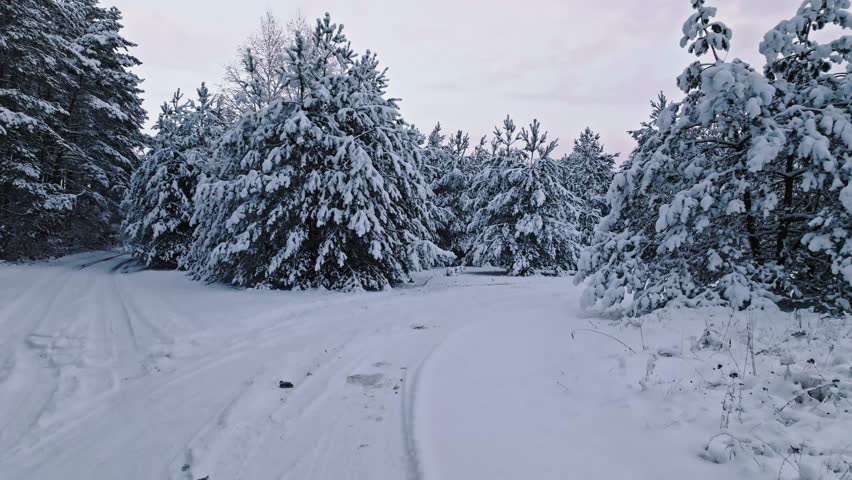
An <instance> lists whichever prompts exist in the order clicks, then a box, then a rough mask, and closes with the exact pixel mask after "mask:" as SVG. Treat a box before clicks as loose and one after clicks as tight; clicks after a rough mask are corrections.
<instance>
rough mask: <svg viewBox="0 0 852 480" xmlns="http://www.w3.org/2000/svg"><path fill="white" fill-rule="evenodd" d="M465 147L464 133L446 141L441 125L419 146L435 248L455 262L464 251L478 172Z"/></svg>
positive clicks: (467, 148) (467, 239) (460, 257)
mask: <svg viewBox="0 0 852 480" xmlns="http://www.w3.org/2000/svg"><path fill="white" fill-rule="evenodd" d="M469 148H470V137H469V136H468V135H467V134H465V133H464V132H462V131H458V132H456V133H455V134H454V135H452V136H451V137H449V138H447V137H445V136H444V135H443V134H442V132H441V124H438V125H436V126H435V129H434V130H433V131H432V133H431V134H430V135H429V137H428V138H427V140H426V145H425V146H424V147H423V173H424V176H425V177H426V180H427V182H428V183H429V186H430V187H431V189H432V192H433V193H434V202H435V206H436V213H435V215H434V216H435V218H436V222H437V225H438V239H439V246H440V247H441V248H443V249H446V250H450V251H452V252H453V253H454V254H455V255H456V258H457V259H459V260H461V259H463V258H464V256H465V252H466V251H467V248H468V243H469V237H468V235H467V234H466V232H467V225H468V224H469V223H470V211H469V210H468V208H467V207H468V206H469V205H470V198H469V195H468V193H469V191H470V185H471V181H472V179H473V177H474V175H476V173H478V171H477V168H476V163H475V161H474V159H473V157H471V156H470V155H469V152H468V150H469Z"/></svg>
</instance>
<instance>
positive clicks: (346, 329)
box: [0, 252, 852, 480]
mask: <svg viewBox="0 0 852 480" xmlns="http://www.w3.org/2000/svg"><path fill="white" fill-rule="evenodd" d="M578 297H579V293H578V289H577V288H576V287H574V286H573V285H572V283H571V280H570V279H568V278H546V277H535V278H528V279H518V278H510V277H506V276H501V275H497V274H493V272H488V271H483V270H475V271H469V272H468V273H466V274H462V275H459V276H453V277H447V276H445V275H444V272H443V271H431V272H424V273H422V274H420V275H419V276H418V278H417V283H415V284H414V285H411V286H409V287H407V288H399V289H396V290H393V291H388V292H383V293H355V294H341V293H332V292H327V291H307V292H291V293H284V292H264V291H239V290H234V289H228V288H224V287H217V286H204V285H202V284H198V283H193V282H190V281H189V280H188V279H186V278H185V277H184V276H183V275H181V274H179V273H174V272H156V271H137V269H135V268H134V263H133V262H132V261H130V260H129V258H128V257H126V256H122V255H118V254H116V253H109V252H98V253H91V254H83V255H76V256H72V257H67V258H64V259H62V260H58V261H55V262H51V263H45V264H35V265H28V266H23V265H10V264H5V265H0V329H1V330H0V331H2V332H3V333H2V336H0V478H2V479H57V478H68V479H101V478H103V479H114V478H122V479H151V478H171V479H192V480H198V479H201V478H209V479H211V480H220V479H238V478H243V479H331V478H334V479H345V478H350V479H394V480H398V479H402V478H408V479H476V478H483V479H519V478H534V479H565V478H569V477H570V478H634V479H654V480H659V479H673V480H674V479H683V478H693V479H717V478H760V479H762V478H766V479H775V478H779V477H780V478H784V479H797V478H803V479H807V480H810V479H817V478H825V479H832V478H844V479H849V478H852V463H850V461H852V454H851V453H850V445H852V434H850V433H849V432H852V415H850V414H849V411H850V409H852V404H850V400H849V392H850V384H852V340H850V338H852V332H850V328H852V324H850V323H849V322H848V321H846V322H843V323H841V322H837V321H832V320H828V319H820V318H819V317H817V316H815V315H810V314H804V315H802V316H801V318H800V317H799V316H795V315H792V314H786V313H779V312H752V313H744V314H738V315H736V316H732V315H731V313H730V310H722V309H717V310H710V309H704V310H694V311H674V312H673V311H662V312H660V313H659V314H658V315H654V316H653V317H645V318H643V319H642V321H641V322H636V321H634V322H632V323H624V322H623V323H612V322H610V321H607V320H601V319H596V318H591V317H589V316H586V315H584V314H582V313H581V312H580V311H579V307H578V306H577V305H578ZM640 325H641V328H640ZM749 331H751V332H757V333H756V334H754V335H752V336H753V337H754V339H755V340H754V342H753V345H754V348H753V349H752V351H753V352H754V355H753V356H752V355H751V351H750V350H749V349H748V348H746V346H747V345H748V344H749V341H748V339H749V337H750V336H749ZM622 342H623V343H622ZM631 350H632V352H631ZM754 372H756V374H757V375H755V374H754ZM734 374H736V375H734ZM287 382H289V383H291V384H292V388H281V387H290V386H291V385H289V384H288V383H287ZM720 434H721V435H720Z"/></svg>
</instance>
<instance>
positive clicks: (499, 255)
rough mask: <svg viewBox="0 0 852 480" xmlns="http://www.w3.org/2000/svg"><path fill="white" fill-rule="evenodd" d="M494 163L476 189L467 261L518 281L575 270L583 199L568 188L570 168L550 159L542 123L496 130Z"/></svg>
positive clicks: (553, 146) (552, 144)
mask: <svg viewBox="0 0 852 480" xmlns="http://www.w3.org/2000/svg"><path fill="white" fill-rule="evenodd" d="M494 137H495V138H494V139H493V141H492V150H491V154H490V159H489V161H488V163H487V165H486V166H485V168H484V170H483V171H482V172H481V173H480V174H479V175H477V176H476V178H475V179H474V181H473V187H472V190H473V192H472V196H473V202H472V208H473V211H474V213H473V217H472V220H471V222H470V225H469V226H468V229H469V231H470V232H471V233H472V234H473V235H474V237H473V240H472V245H471V249H470V251H469V252H468V256H467V260H468V261H469V262H470V263H471V264H473V265H477V266H481V265H486V264H488V265H493V266H498V267H502V268H505V269H506V271H507V272H508V273H509V274H510V275H513V276H527V275H532V274H535V273H537V272H552V273H554V272H555V273H562V272H567V271H570V270H573V269H575V268H576V266H577V259H578V256H579V252H580V248H581V247H582V243H581V242H582V237H581V233H580V231H579V228H578V226H577V220H578V217H579V211H578V205H579V204H580V201H579V199H578V198H577V197H576V196H574V194H573V193H571V192H570V191H569V190H568V189H567V188H566V187H565V185H564V179H565V175H566V173H565V165H564V163H563V162H558V161H556V160H554V159H553V158H552V157H551V155H552V154H553V151H554V150H555V149H556V147H557V142H555V141H553V142H548V141H547V133H546V132H543V131H542V130H541V125H540V124H539V122H538V121H533V123H532V124H531V125H530V126H529V129H526V128H525V129H522V130H521V131H518V130H517V127H516V126H515V124H514V122H513V121H512V120H511V119H510V118H508V117H507V118H506V120H505V121H504V122H503V126H502V127H501V128H496V129H495V132H494Z"/></svg>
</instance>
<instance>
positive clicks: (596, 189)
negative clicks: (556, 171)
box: [565, 127, 618, 245]
mask: <svg viewBox="0 0 852 480" xmlns="http://www.w3.org/2000/svg"><path fill="white" fill-rule="evenodd" d="M617 157H618V155H611V154H608V153H605V152H604V147H603V145H601V136H600V135H598V134H597V133H595V132H593V131H592V129H590V128H588V127H587V128H586V129H585V130H583V132H582V133H581V134H580V136H579V137H578V138H577V139H576V140H574V149H573V150H572V151H571V154H570V155H568V157H567V158H566V159H565V162H566V164H567V185H568V188H569V190H571V191H572V192H573V193H574V195H576V196H577V197H579V198H581V199H583V200H584V201H585V205H584V207H583V208H582V209H581V212H580V217H579V225H580V230H581V231H582V234H583V243H584V244H586V245H588V244H589V243H590V242H591V239H592V235H593V234H594V231H595V227H596V226H597V224H598V222H600V219H601V218H603V217H604V216H605V215H606V214H607V213H608V206H607V202H606V193H607V191H608V190H609V186H610V184H611V183H612V179H613V177H614V176H615V159H616V158H617Z"/></svg>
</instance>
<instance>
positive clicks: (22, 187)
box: [0, 0, 145, 258]
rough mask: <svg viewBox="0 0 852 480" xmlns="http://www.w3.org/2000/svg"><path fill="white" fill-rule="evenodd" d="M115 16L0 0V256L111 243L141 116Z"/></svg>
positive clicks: (72, 2) (94, 8) (89, 0)
mask: <svg viewBox="0 0 852 480" xmlns="http://www.w3.org/2000/svg"><path fill="white" fill-rule="evenodd" d="M120 19H121V16H120V13H119V12H118V10H116V9H114V8H112V9H105V8H101V7H99V6H98V4H97V2H96V1H94V0H68V1H65V2H55V1H52V0H21V1H15V2H3V4H2V5H0V27H2V28H0V137H2V141H0V257H5V258H21V257H44V256H48V255H55V254H61V253H65V252H68V251H73V250H76V249H82V248H97V247H104V246H106V245H108V244H109V243H111V241H112V240H113V235H114V233H115V232H116V230H117V229H116V227H117V224H118V223H119V213H120V212H119V208H118V206H119V203H120V199H121V197H122V195H123V193H124V190H125V188H126V186H127V183H128V179H129V176H130V172H131V171H132V170H133V168H135V166H136V164H137V162H138V160H137V157H136V155H137V152H138V150H139V149H140V148H141V147H142V145H143V140H144V137H143V135H142V134H141V131H140V128H141V125H142V122H143V121H144V119H145V113H144V111H143V110H142V108H141V99H140V97H139V94H140V90H139V88H138V86H139V83H140V80H139V78H138V77H136V76H135V75H133V74H132V73H131V72H130V71H129V69H130V68H132V67H133V66H135V65H137V64H138V61H137V60H136V59H135V58H133V57H132V56H130V55H129V54H128V53H127V50H128V48H130V47H131V46H132V44H130V43H129V42H127V41H126V40H125V39H124V38H123V37H122V36H121V35H120V30H121V25H120Z"/></svg>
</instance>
